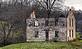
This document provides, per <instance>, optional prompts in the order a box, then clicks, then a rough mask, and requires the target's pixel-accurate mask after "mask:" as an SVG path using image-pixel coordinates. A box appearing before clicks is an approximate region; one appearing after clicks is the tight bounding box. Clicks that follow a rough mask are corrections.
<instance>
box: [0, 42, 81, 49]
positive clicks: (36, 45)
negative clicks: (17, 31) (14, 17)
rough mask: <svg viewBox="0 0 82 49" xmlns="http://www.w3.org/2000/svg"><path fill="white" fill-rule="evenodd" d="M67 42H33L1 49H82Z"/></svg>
mask: <svg viewBox="0 0 82 49" xmlns="http://www.w3.org/2000/svg"><path fill="white" fill-rule="evenodd" d="M75 44H76V43H74V45H73V44H70V43H66V42H31V43H19V44H12V45H8V46H4V47H1V49H75V48H77V49H81V47H80V46H78V45H75Z"/></svg>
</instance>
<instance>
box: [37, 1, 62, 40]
mask: <svg viewBox="0 0 82 49" xmlns="http://www.w3.org/2000/svg"><path fill="white" fill-rule="evenodd" d="M56 1H58V0H36V4H37V5H36V6H37V7H40V8H39V9H44V10H45V11H46V13H45V14H46V17H47V18H46V26H48V24H49V21H48V20H49V18H50V17H51V16H52V13H54V12H56V11H57V10H61V8H59V7H57V6H55V5H56ZM59 1H60V0H59ZM56 13H57V12H56ZM54 14H55V13H54ZM57 15H58V13H57V14H56V16H54V18H55V23H56V24H57V20H58V16H57ZM46 40H47V41H48V40H49V28H47V29H46Z"/></svg>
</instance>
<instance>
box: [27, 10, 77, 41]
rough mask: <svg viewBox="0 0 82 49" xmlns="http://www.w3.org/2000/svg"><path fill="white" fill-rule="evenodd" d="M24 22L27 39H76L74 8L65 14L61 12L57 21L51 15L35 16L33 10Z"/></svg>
mask: <svg viewBox="0 0 82 49" xmlns="http://www.w3.org/2000/svg"><path fill="white" fill-rule="evenodd" d="M46 19H48V21H46ZM26 22H27V29H26V36H27V37H26V38H27V39H26V40H27V41H46V40H49V41H51V40H52V41H53V40H57V41H71V40H74V39H76V27H75V16H74V9H69V12H68V13H67V14H66V15H63V14H61V15H60V16H59V18H58V21H57V23H56V21H55V18H52V17H51V18H44V17H43V18H36V14H35V11H33V12H32V13H31V16H30V18H28V19H27V20H26ZM47 22H48V23H47Z"/></svg>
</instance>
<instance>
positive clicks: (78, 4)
mask: <svg viewBox="0 0 82 49" xmlns="http://www.w3.org/2000/svg"><path fill="white" fill-rule="evenodd" d="M65 5H67V6H73V7H75V9H76V10H79V9H81V10H82V0H65Z"/></svg>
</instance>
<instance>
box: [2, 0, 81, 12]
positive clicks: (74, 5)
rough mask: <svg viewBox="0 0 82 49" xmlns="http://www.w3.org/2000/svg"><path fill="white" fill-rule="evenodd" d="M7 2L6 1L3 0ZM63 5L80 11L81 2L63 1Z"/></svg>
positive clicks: (74, 0)
mask: <svg viewBox="0 0 82 49" xmlns="http://www.w3.org/2000/svg"><path fill="white" fill-rule="evenodd" d="M3 1H8V0H3ZM65 5H67V6H70V7H71V6H73V7H75V9H76V10H79V9H81V10H82V0H65Z"/></svg>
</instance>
